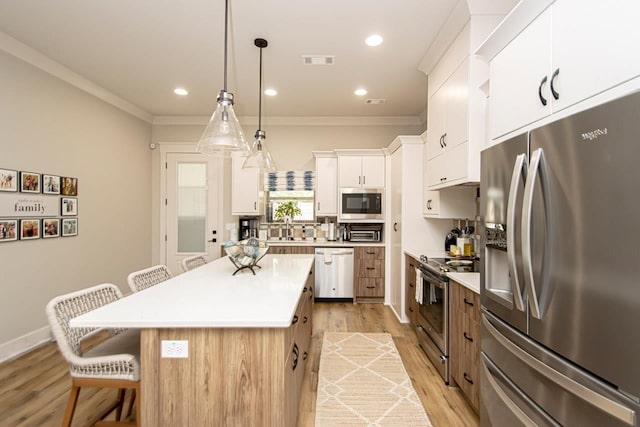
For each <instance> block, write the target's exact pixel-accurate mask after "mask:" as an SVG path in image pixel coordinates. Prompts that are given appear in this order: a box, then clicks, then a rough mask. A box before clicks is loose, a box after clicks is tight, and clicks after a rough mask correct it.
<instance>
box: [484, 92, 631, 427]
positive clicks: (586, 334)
mask: <svg viewBox="0 0 640 427" xmlns="http://www.w3.org/2000/svg"><path fill="white" fill-rule="evenodd" d="M481 161H482V168H481V184H480V189H481V198H480V199H481V217H482V219H481V222H482V225H483V227H482V228H483V230H482V235H483V241H482V244H481V245H480V258H481V271H480V274H481V276H480V277H481V301H482V309H483V311H482V353H481V361H480V365H481V368H480V369H481V413H480V419H481V424H482V425H483V426H498V427H501V426H509V427H511V426H518V425H543V426H544V425H566V426H607V427H608V426H638V425H640V424H639V422H640V421H639V420H638V414H639V413H640V404H639V398H640V256H639V255H640V233H638V234H636V233H637V231H636V227H637V226H638V225H637V224H638V223H639V222H640V94H638V93H635V94H631V95H628V96H626V97H623V98H620V99H617V100H615V101H611V102H609V103H607V104H603V105H600V106H598V107H594V108H592V109H589V110H587V111H583V112H580V113H578V114H575V115H573V116H571V117H568V118H565V119H562V120H559V121H557V122H554V123H551V124H548V125H546V126H543V127H540V128H538V129H535V130H532V131H530V132H528V133H526V134H522V135H520V136H517V137H515V138H512V139H511V140H508V141H505V142H502V143H501V144H498V145H496V146H494V147H491V148H488V149H486V150H485V151H483V152H482V158H481Z"/></svg>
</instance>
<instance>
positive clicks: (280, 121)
mask: <svg viewBox="0 0 640 427" xmlns="http://www.w3.org/2000/svg"><path fill="white" fill-rule="evenodd" d="M421 116H422V115H420V116H379V117H378V116H365V117H356V116H345V117H340V116H322V117H297V116H291V117H285V116H278V117H275V116H274V117H262V124H263V125H267V126H269V125H271V126H421V125H424V120H423V118H422V117H421ZM238 121H239V122H240V123H241V124H242V125H243V126H245V125H252V126H253V125H257V124H258V117H257V116H240V117H238ZM208 122H209V117H205V116H155V117H154V118H153V124H154V125H166V126H180V125H206V124H207V123H208Z"/></svg>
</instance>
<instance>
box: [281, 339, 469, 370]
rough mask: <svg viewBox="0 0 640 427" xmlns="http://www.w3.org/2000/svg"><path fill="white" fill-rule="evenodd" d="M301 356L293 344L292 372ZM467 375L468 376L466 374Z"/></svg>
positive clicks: (296, 346) (296, 345)
mask: <svg viewBox="0 0 640 427" xmlns="http://www.w3.org/2000/svg"><path fill="white" fill-rule="evenodd" d="M299 356H300V352H299V351H298V344H296V343H293V360H292V361H291V365H292V366H291V370H292V371H295V370H296V368H297V367H298V357H299ZM465 375H466V374H465Z"/></svg>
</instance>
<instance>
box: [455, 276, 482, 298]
mask: <svg viewBox="0 0 640 427" xmlns="http://www.w3.org/2000/svg"><path fill="white" fill-rule="evenodd" d="M447 277H449V279H451V280H455V281H456V282H458V283H460V284H461V285H462V286H464V287H466V288H468V289H471V290H472V291H473V292H475V293H476V294H479V293H480V273H447Z"/></svg>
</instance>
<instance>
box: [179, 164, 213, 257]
mask: <svg viewBox="0 0 640 427" xmlns="http://www.w3.org/2000/svg"><path fill="white" fill-rule="evenodd" d="M206 227H207V165H206V164H205V163H178V252H179V253H184V252H205V251H206V242H205V239H206V235H207V231H206Z"/></svg>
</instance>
